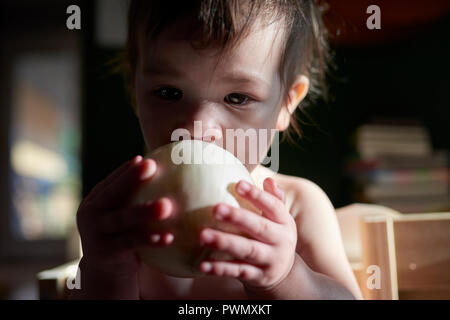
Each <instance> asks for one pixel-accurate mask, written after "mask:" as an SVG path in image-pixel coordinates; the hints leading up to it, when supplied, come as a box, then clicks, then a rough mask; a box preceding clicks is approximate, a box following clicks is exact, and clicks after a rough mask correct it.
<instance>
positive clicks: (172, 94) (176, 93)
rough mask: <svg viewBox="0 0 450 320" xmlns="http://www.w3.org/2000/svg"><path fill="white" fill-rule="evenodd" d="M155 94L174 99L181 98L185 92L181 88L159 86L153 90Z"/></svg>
mask: <svg viewBox="0 0 450 320" xmlns="http://www.w3.org/2000/svg"><path fill="white" fill-rule="evenodd" d="M153 94H154V95H155V96H158V97H160V98H162V99H164V100H172V101H174V100H179V99H181V98H182V97H183V92H182V91H181V90H178V89H175V88H169V87H164V88H159V89H157V90H155V91H153Z"/></svg>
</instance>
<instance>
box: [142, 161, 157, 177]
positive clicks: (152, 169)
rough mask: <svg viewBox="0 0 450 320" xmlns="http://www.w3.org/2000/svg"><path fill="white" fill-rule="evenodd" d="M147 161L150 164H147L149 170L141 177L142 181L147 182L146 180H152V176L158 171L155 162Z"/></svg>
mask: <svg viewBox="0 0 450 320" xmlns="http://www.w3.org/2000/svg"><path fill="white" fill-rule="evenodd" d="M145 161H147V163H148V164H147V168H146V169H145V171H144V172H143V173H142V175H141V180H146V179H148V178H150V177H151V176H153V174H154V173H155V171H156V166H155V164H154V163H153V161H150V160H145Z"/></svg>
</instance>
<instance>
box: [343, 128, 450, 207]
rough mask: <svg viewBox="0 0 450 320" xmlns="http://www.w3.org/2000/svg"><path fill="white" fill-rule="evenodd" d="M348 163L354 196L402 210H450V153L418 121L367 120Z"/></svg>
mask: <svg viewBox="0 0 450 320" xmlns="http://www.w3.org/2000/svg"><path fill="white" fill-rule="evenodd" d="M355 142H356V150H357V154H358V156H357V159H353V160H352V161H350V162H349V165H348V172H349V173H350V177H351V179H352V181H353V183H354V186H355V188H354V190H353V200H354V201H358V202H369V203H376V204H380V205H384V206H387V207H390V208H392V209H395V210H397V211H400V212H403V213H412V212H436V211H449V210H450V195H449V180H450V179H449V176H450V175H449V168H448V160H449V156H448V153H447V152H446V151H444V150H437V151H433V148H432V145H431V139H430V136H429V134H428V131H427V130H426V129H425V128H424V127H422V126H418V125H414V126H412V125H407V126H405V125H382V124H378V125H372V124H370V125H363V126H361V127H360V128H359V129H358V131H357V134H356V141H355Z"/></svg>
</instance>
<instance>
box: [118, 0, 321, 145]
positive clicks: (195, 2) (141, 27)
mask: <svg viewBox="0 0 450 320" xmlns="http://www.w3.org/2000/svg"><path fill="white" fill-rule="evenodd" d="M186 17H190V18H193V19H194V27H195V30H189V32H190V33H189V34H187V33H186V34H181V35H180V38H182V39H185V40H189V41H190V43H191V45H192V46H193V48H198V49H203V48H208V47H215V48H218V49H219V53H220V54H225V53H226V52H227V51H228V50H231V49H232V48H233V47H235V46H236V45H237V44H238V43H239V42H240V41H241V40H242V39H244V38H245V37H246V35H247V34H248V33H249V32H250V29H251V27H252V25H253V23H254V22H255V20H256V19H258V18H262V19H275V20H279V21H281V22H282V23H284V30H285V33H284V41H283V44H282V53H281V63H280V67H279V74H280V79H281V85H282V90H283V91H282V94H283V96H284V97H286V99H289V95H288V92H289V88H290V86H291V85H292V84H293V82H294V81H295V79H296V78H297V76H298V75H300V74H304V75H306V76H307V77H309V79H310V90H309V93H308V101H309V102H311V101H312V100H314V99H315V98H316V97H318V96H319V95H326V83H325V75H326V67H327V61H328V46H327V42H326V32H325V28H324V26H323V23H322V19H321V11H320V8H319V6H318V5H317V3H316V2H315V1H314V0H185V1H179V0H178V1H177V0H152V1H149V0H131V1H130V6H129V11H128V38H127V43H126V47H125V52H124V53H123V55H122V56H121V58H120V59H119V60H120V64H119V68H118V69H116V70H120V71H121V72H122V73H123V74H124V76H125V81H126V85H127V88H128V90H129V92H130V89H131V86H132V79H133V77H134V73H135V71H136V67H137V63H138V59H139V52H140V45H141V44H142V43H143V41H142V40H143V39H147V40H148V39H155V38H156V37H157V36H158V35H159V34H160V33H161V31H162V30H164V28H166V27H167V26H168V25H170V24H171V23H173V22H176V21H178V20H179V19H181V18H186ZM264 21H268V20H264ZM218 60H220V59H218ZM131 99H132V104H133V107H136V106H135V96H134V94H131ZM293 133H295V134H298V135H299V136H301V131H300V127H299V124H298V119H297V118H296V114H295V113H294V114H293V115H292V116H291V119H290V127H289V129H288V130H285V132H284V133H283V138H286V137H287V138H288V139H289V140H290V141H294V139H293Z"/></svg>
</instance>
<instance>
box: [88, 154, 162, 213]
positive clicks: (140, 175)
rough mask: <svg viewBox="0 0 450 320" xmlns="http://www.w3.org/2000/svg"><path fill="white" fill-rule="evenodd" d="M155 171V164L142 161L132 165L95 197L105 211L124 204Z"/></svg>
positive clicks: (148, 160)
mask: <svg viewBox="0 0 450 320" xmlns="http://www.w3.org/2000/svg"><path fill="white" fill-rule="evenodd" d="M156 170H157V165H156V162H155V161H154V160H152V159H144V160H142V161H140V162H139V163H137V164H135V165H132V166H131V167H129V168H128V170H126V171H125V172H124V173H123V174H122V175H121V176H120V177H118V178H117V179H116V180H114V182H111V183H109V184H108V185H106V186H105V188H104V189H103V190H102V192H101V194H100V195H99V196H98V197H97V199H98V202H99V203H100V205H101V206H103V208H105V209H111V208H115V207H118V206H120V205H123V204H126V203H127V201H128V200H129V198H130V197H131V195H132V194H133V193H134V192H135V191H136V189H137V188H138V187H139V185H140V183H142V182H143V181H144V180H147V179H149V178H151V177H152V176H153V175H154V174H155V173H156Z"/></svg>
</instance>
